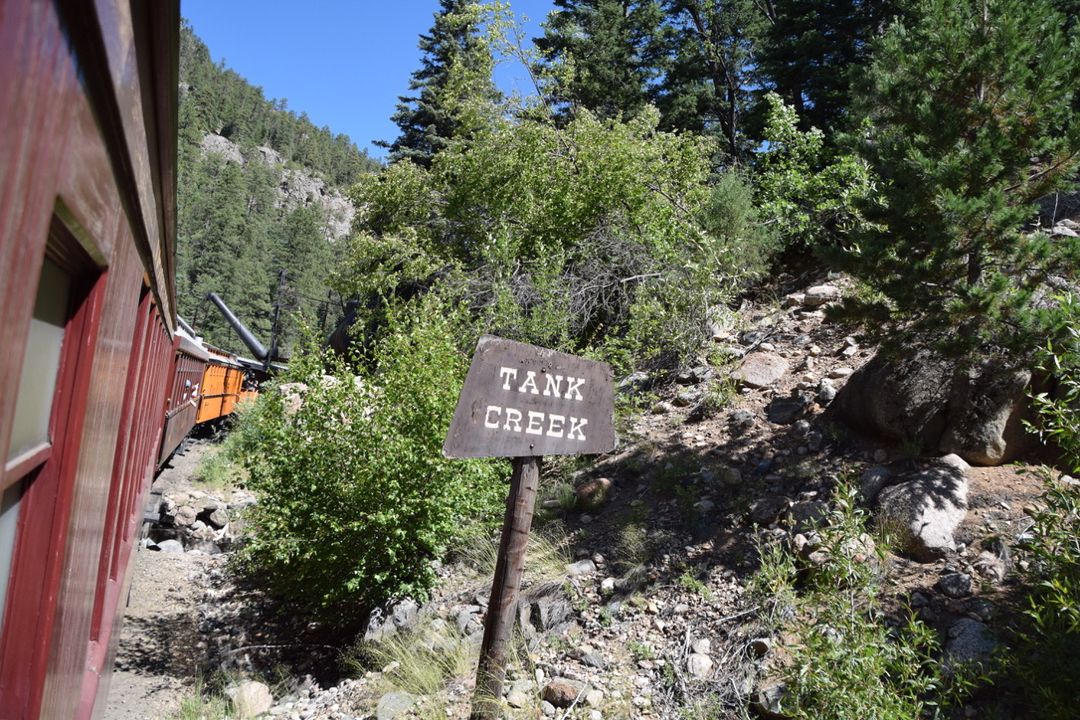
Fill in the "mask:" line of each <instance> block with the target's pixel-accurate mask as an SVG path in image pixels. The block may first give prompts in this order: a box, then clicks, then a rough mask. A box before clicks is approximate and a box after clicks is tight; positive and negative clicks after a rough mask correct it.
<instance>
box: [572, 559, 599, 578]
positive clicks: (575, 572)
mask: <svg viewBox="0 0 1080 720" xmlns="http://www.w3.org/2000/svg"><path fill="white" fill-rule="evenodd" d="M594 572H596V563H594V562H593V561H592V560H589V559H585V560H579V561H578V562H576V563H570V564H569V565H567V566H566V574H567V575H569V576H570V577H578V576H579V575H589V574H591V573H594Z"/></svg>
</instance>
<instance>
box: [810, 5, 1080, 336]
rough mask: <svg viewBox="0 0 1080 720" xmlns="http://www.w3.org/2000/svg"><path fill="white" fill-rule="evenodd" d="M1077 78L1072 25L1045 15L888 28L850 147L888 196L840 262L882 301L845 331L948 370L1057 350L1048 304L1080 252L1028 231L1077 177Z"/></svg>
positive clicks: (874, 202)
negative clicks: (865, 333)
mask: <svg viewBox="0 0 1080 720" xmlns="http://www.w3.org/2000/svg"><path fill="white" fill-rule="evenodd" d="M1078 76H1080V53H1078V46H1077V37H1076V29H1075V26H1074V25H1073V24H1072V23H1069V22H1067V20H1066V18H1065V17H1063V16H1062V15H1060V14H1059V13H1057V12H1056V11H1055V9H1054V4H1053V3H1051V2H1048V1H1046V0H1038V1H1031V0H965V1H963V2H956V1H955V0H925V1H924V2H923V3H921V5H920V7H919V11H918V13H917V15H916V16H915V17H913V18H912V19H911V20H910V21H905V22H903V23H900V24H897V25H894V26H893V27H892V29H891V30H890V31H889V32H888V33H887V35H886V37H885V38H884V40H883V42H882V45H881V48H880V50H879V51H878V53H877V55H876V57H875V61H874V63H873V65H872V67H871V68H870V71H869V74H868V78H867V83H866V89H865V91H864V93H865V96H864V99H863V107H864V108H865V112H866V114H867V115H868V117H869V122H870V127H869V130H868V131H866V132H863V133H859V134H858V135H856V136H853V137H852V138H851V141H852V142H853V143H854V145H855V147H856V148H857V150H858V151H859V152H860V153H861V154H862V155H863V156H864V157H865V158H866V160H867V161H868V162H869V164H870V166H871V167H872V168H873V169H874V170H875V171H876V172H877V173H878V175H879V176H880V182H879V183H878V192H877V194H876V195H875V196H874V197H873V198H871V199H870V201H869V202H867V203H866V204H865V205H864V207H863V208H862V212H863V214H864V217H865V219H866V222H863V223H861V224H860V225H859V226H858V227H857V228H855V229H854V230H853V232H852V234H851V241H850V242H849V243H848V244H847V246H846V247H844V248H839V249H837V250H835V251H834V252H832V253H830V255H829V257H830V259H831V260H832V261H833V262H835V264H836V266H837V267H839V268H841V269H844V270H847V271H849V272H851V273H852V274H853V275H855V276H856V277H857V278H859V279H860V280H862V281H863V282H864V283H865V284H866V285H867V286H868V288H869V289H870V291H871V293H872V295H871V296H870V297H863V298H859V299H851V300H849V301H848V302H846V303H845V310H846V314H847V315H848V316H850V317H856V318H860V319H862V320H864V321H866V322H867V323H868V327H872V328H873V329H874V336H875V339H881V340H884V341H886V343H887V346H888V347H889V348H891V349H901V348H904V347H907V348H910V347H914V346H916V345H918V344H923V343H925V344H929V345H931V346H932V347H934V348H935V349H936V350H938V351H940V352H944V353H948V354H952V355H964V354H967V353H972V352H983V353H995V352H996V353H1004V354H1006V355H1011V356H1013V357H1023V356H1025V355H1027V354H1028V353H1030V352H1031V351H1032V350H1033V349H1034V348H1036V347H1038V346H1039V345H1040V344H1042V343H1043V342H1044V341H1045V339H1046V337H1047V336H1049V335H1053V333H1054V327H1055V325H1054V321H1052V319H1051V317H1050V313H1048V312H1047V311H1046V310H1045V309H1043V308H1044V307H1045V304H1043V303H1041V302H1040V297H1041V296H1042V294H1043V293H1044V290H1045V287H1046V285H1047V283H1049V282H1051V281H1053V278H1054V276H1057V277H1059V278H1067V277H1071V276H1074V275H1075V272H1076V268H1077V262H1078V261H1080V242H1078V241H1077V240H1076V239H1071V238H1063V237H1062V238H1055V239H1054V240H1052V241H1051V239H1050V238H1048V237H1047V236H1046V235H1045V234H1042V233H1038V232H1028V230H1029V229H1030V228H1029V227H1028V224H1029V223H1031V222H1032V221H1033V220H1034V218H1035V217H1036V211H1035V208H1034V202H1035V200H1036V199H1037V198H1039V197H1040V196H1042V195H1044V194H1046V193H1048V192H1050V191H1052V190H1053V189H1055V188H1056V187H1058V186H1059V184H1060V183H1061V182H1062V181H1063V180H1064V179H1066V178H1068V177H1069V176H1070V175H1071V174H1072V173H1073V172H1074V171H1075V170H1076V168H1077V157H1078V155H1077V153H1078V151H1080V126H1078V124H1077V123H1076V118H1075V114H1074V111H1073V109H1072V107H1071V106H1070V103H1071V100H1072V97H1073V92H1074V91H1075V88H1076V78H1077V77H1078ZM878 333H880V335H878Z"/></svg>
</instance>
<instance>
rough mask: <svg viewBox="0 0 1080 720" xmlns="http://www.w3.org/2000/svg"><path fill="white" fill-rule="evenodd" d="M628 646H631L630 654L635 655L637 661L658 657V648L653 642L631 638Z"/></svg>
mask: <svg viewBox="0 0 1080 720" xmlns="http://www.w3.org/2000/svg"><path fill="white" fill-rule="evenodd" d="M628 647H629V648H630V654H631V655H632V656H633V657H634V661H635V662H640V661H642V660H655V659H656V648H654V647H653V646H652V643H647V642H641V641H640V640H631V641H630V643H629V645H628Z"/></svg>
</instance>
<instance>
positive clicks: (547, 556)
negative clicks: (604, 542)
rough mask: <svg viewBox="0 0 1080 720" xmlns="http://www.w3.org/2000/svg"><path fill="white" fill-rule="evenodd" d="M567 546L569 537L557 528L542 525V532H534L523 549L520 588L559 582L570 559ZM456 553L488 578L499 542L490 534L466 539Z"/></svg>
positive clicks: (491, 571)
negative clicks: (523, 556) (522, 574)
mask: <svg viewBox="0 0 1080 720" xmlns="http://www.w3.org/2000/svg"><path fill="white" fill-rule="evenodd" d="M569 547H570V538H569V537H567V536H566V534H565V532H564V531H562V530H561V528H559V527H545V528H544V532H535V533H533V534H532V535H531V536H530V537H529V543H528V545H527V546H526V549H525V574H524V576H523V577H522V579H521V584H522V587H530V586H533V585H539V584H542V583H549V582H554V583H560V582H562V580H563V577H564V576H565V575H566V565H567V564H568V563H569V562H570V552H569ZM458 555H459V556H460V557H461V558H462V559H463V560H464V561H465V562H466V563H467V564H468V565H470V566H471V567H473V568H474V569H475V570H476V572H477V574H478V575H479V576H480V577H491V576H493V575H494V574H495V563H496V561H497V560H498V557H499V541H498V540H497V539H496V538H495V537H493V536H491V535H482V536H478V537H472V538H469V539H468V541H467V542H465V543H463V545H462V546H461V547H460V548H459V549H458Z"/></svg>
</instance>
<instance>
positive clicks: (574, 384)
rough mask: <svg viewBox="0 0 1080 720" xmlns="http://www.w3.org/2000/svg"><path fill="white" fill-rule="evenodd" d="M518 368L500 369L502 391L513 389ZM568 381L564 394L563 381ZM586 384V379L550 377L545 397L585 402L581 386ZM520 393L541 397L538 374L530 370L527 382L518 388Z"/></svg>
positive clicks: (527, 374) (544, 393) (545, 387)
mask: <svg viewBox="0 0 1080 720" xmlns="http://www.w3.org/2000/svg"><path fill="white" fill-rule="evenodd" d="M517 376H518V371H517V368H512V367H505V366H504V367H500V368H499V379H501V380H502V381H503V384H502V389H503V390H510V389H512V386H511V384H510V383H511V382H515V381H516V380H517ZM563 380H566V392H562V390H561V388H562V381H563ZM584 384H585V378H576V377H565V378H564V377H563V376H562V375H548V376H547V385H545V386H544V392H543V395H544V397H557V398H561V399H563V400H584V399H585V396H584V395H582V394H581V386H582V385H584ZM517 391H518V392H520V393H523V392H527V393H530V394H532V395H540V394H541V393H540V387H539V386H538V385H537V384H536V372H535V371H533V370H528V371H526V373H525V381H524V382H523V383H521V385H518V386H517Z"/></svg>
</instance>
